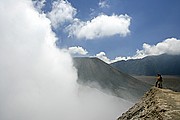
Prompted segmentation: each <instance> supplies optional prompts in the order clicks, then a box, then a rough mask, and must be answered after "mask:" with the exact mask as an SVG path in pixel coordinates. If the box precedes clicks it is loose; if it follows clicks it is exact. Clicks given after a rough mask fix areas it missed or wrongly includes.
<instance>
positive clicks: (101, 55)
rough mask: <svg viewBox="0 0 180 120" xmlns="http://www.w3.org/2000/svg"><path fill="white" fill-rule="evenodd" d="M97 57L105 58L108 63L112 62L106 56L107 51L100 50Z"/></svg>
mask: <svg viewBox="0 0 180 120" xmlns="http://www.w3.org/2000/svg"><path fill="white" fill-rule="evenodd" d="M95 57H97V58H99V59H101V60H103V61H104V62H106V63H110V62H111V60H110V59H109V58H108V57H107V56H106V53H105V52H100V53H98V54H96V55H95Z"/></svg>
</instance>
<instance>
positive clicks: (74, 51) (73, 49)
mask: <svg viewBox="0 0 180 120" xmlns="http://www.w3.org/2000/svg"><path fill="white" fill-rule="evenodd" d="M68 52H69V53H70V54H78V55H86V54H87V53H88V52H87V50H86V49H84V48H83V47H80V46H74V47H69V48H68Z"/></svg>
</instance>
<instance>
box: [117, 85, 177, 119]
mask: <svg viewBox="0 0 180 120" xmlns="http://www.w3.org/2000/svg"><path fill="white" fill-rule="evenodd" d="M117 120H180V92H174V91H172V90H169V89H159V88H156V87H152V88H151V89H150V91H149V92H147V93H146V94H145V95H144V96H143V97H142V99H141V100H140V101H139V102H138V103H136V104H135V105H134V106H133V107H132V108H130V109H129V110H128V111H127V112H126V113H123V114H122V116H121V117H119V118H118V119H117Z"/></svg>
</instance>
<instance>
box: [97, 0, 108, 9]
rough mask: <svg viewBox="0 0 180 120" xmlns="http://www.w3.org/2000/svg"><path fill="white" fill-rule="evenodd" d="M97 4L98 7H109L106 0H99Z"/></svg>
mask: <svg viewBox="0 0 180 120" xmlns="http://www.w3.org/2000/svg"><path fill="white" fill-rule="evenodd" d="M98 5H99V7H100V8H108V7H109V5H108V3H107V1H106V0H100V1H99V3H98Z"/></svg>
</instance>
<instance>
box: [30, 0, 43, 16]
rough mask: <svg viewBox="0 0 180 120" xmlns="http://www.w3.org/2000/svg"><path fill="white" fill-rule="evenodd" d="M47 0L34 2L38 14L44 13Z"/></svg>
mask: <svg viewBox="0 0 180 120" xmlns="http://www.w3.org/2000/svg"><path fill="white" fill-rule="evenodd" d="M45 2H46V0H35V1H33V4H34V7H35V8H36V9H37V11H38V12H40V13H41V12H42V8H43V7H44V6H45Z"/></svg>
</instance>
